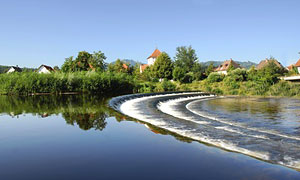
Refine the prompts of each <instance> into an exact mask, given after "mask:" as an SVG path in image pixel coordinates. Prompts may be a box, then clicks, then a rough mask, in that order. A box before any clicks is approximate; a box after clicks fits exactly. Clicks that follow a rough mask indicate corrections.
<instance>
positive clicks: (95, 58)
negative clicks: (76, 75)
mask: <svg viewBox="0 0 300 180" xmlns="http://www.w3.org/2000/svg"><path fill="white" fill-rule="evenodd" d="M105 59H106V57H105V55H104V53H102V52H101V51H98V52H94V53H93V54H90V53H88V52H86V51H80V52H79V53H78V55H77V57H76V59H73V56H71V57H69V58H66V60H65V62H64V64H63V65H62V67H61V69H62V71H63V72H75V71H89V70H96V71H104V69H105V66H106V64H105V62H104V61H105Z"/></svg>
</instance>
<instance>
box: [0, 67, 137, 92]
mask: <svg viewBox="0 0 300 180" xmlns="http://www.w3.org/2000/svg"><path fill="white" fill-rule="evenodd" d="M133 90H134V83H133V80H132V77H131V76H129V75H127V74H124V73H109V72H103V73H97V72H74V73H51V74H38V73H35V72H22V73H11V74H0V94H24V95H27V94H32V93H66V92H89V93H95V94H104V93H116V94H121V93H128V92H133Z"/></svg>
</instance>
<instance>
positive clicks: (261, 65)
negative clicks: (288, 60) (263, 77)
mask: <svg viewBox="0 0 300 180" xmlns="http://www.w3.org/2000/svg"><path fill="white" fill-rule="evenodd" d="M270 62H274V63H275V64H276V66H278V67H279V68H284V67H283V66H282V65H281V64H280V62H278V61H277V60H272V59H271V60H270V59H265V60H262V61H260V63H259V64H258V65H257V66H256V69H258V70H259V69H262V68H264V67H265V66H267V65H268V64H269V63H270Z"/></svg>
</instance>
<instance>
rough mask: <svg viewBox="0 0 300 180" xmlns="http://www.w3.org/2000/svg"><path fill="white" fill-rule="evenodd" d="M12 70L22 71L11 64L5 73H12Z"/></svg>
mask: <svg viewBox="0 0 300 180" xmlns="http://www.w3.org/2000/svg"><path fill="white" fill-rule="evenodd" d="M12 72H22V69H21V68H19V67H18V66H12V67H10V68H9V70H8V71H7V72H6V73H12Z"/></svg>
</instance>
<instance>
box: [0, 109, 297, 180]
mask: <svg viewBox="0 0 300 180" xmlns="http://www.w3.org/2000/svg"><path fill="white" fill-rule="evenodd" d="M105 121H106V122H107V126H106V127H105V129H104V130H103V131H96V130H94V129H90V130H88V131H84V130H82V129H80V128H79V127H78V126H77V125H76V124H75V125H74V126H72V125H69V124H66V122H65V120H64V119H63V118H62V117H61V116H60V115H59V116H56V115H53V116H49V117H46V118H40V117H38V116H32V115H30V114H26V115H21V116H19V118H12V117H10V116H8V115H3V116H0V157H1V161H0V167H1V169H0V174H1V178H2V179H20V178H23V177H27V178H30V179H47V178H48V179H58V177H59V178H62V179H95V178H102V179H108V178H110V179H120V178H123V179H129V178H130V179H141V178H142V179H155V178H157V177H162V178H163V179H177V178H178V177H179V178H180V179H197V178H199V177H201V178H203V179H255V178H257V177H260V176H266V177H269V178H270V179H296V178H299V174H298V172H296V171H293V170H290V169H287V168H284V167H280V166H276V165H271V164H267V163H263V162H261V161H258V160H255V159H253V158H250V157H246V156H243V155H241V154H236V153H230V152H226V151H223V150H220V149H217V148H214V147H209V146H205V145H203V144H200V143H197V142H193V143H185V142H181V141H177V140H176V139H175V138H174V137H173V136H169V135H168V136H165V135H160V134H155V133H153V132H151V131H149V130H148V129H147V128H145V127H144V125H142V124H138V123H134V122H132V121H121V122H117V121H116V120H115V118H114V117H111V118H107V119H106V120H105ZM236 169H239V171H236ZM54 172H55V173H54Z"/></svg>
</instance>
